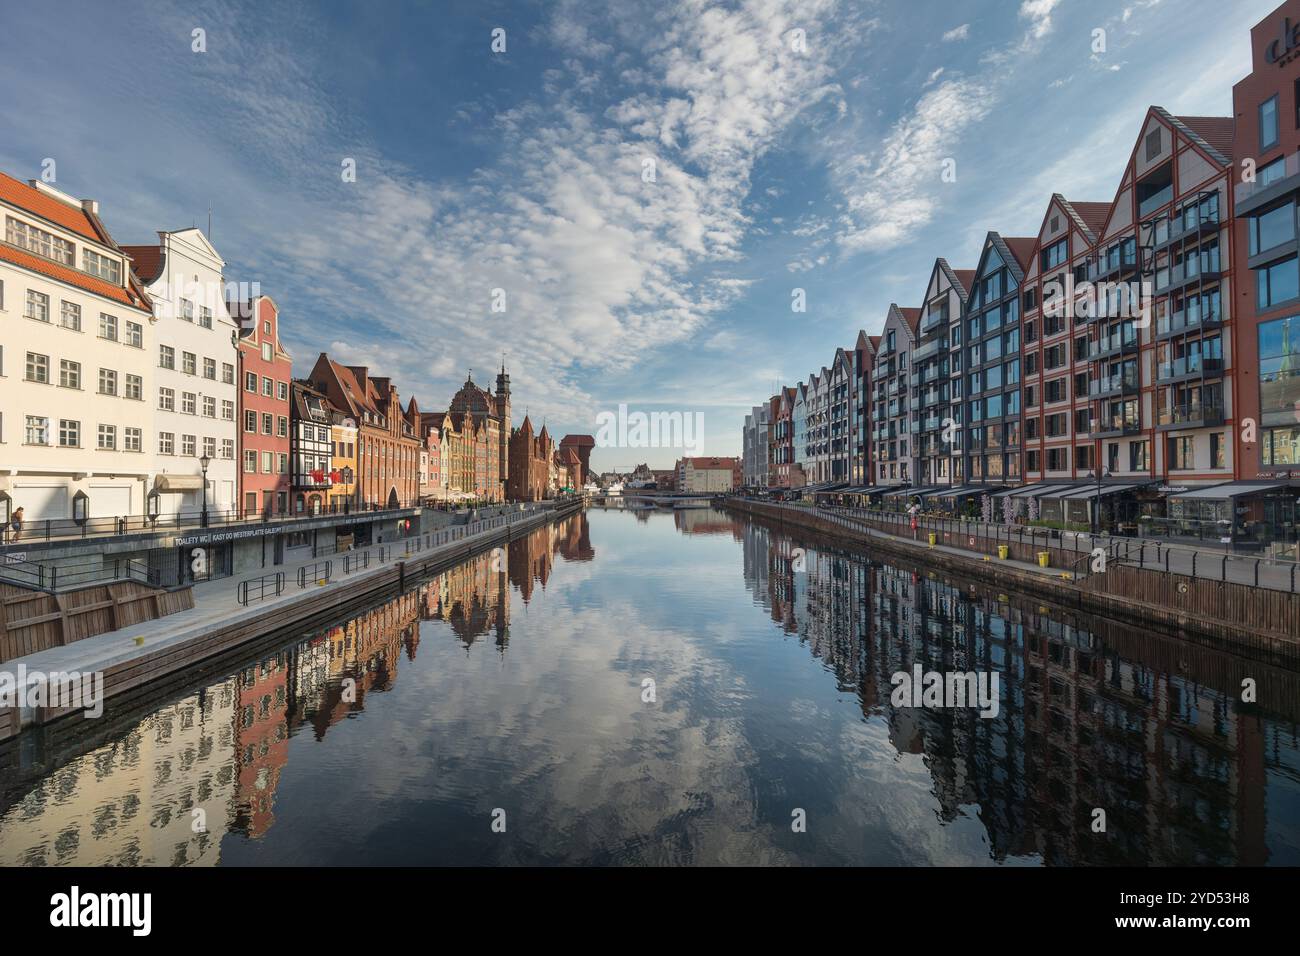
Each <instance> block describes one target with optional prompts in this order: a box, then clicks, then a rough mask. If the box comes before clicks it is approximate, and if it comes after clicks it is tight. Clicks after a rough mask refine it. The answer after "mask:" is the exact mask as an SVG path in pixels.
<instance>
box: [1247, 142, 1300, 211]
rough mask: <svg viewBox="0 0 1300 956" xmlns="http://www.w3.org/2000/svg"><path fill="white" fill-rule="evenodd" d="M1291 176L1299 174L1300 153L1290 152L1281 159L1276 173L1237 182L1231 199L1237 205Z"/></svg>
mask: <svg viewBox="0 0 1300 956" xmlns="http://www.w3.org/2000/svg"><path fill="white" fill-rule="evenodd" d="M1292 176H1300V153H1292V154H1290V155H1289V156H1287V157H1286V159H1285V160H1283V162H1282V165H1281V167H1280V168H1279V169H1278V171H1277V172H1276V173H1272V174H1267V173H1266V174H1265V175H1264V176H1256V177H1255V181H1254V182H1253V183H1238V184H1237V187H1236V189H1235V191H1234V192H1233V201H1234V202H1235V204H1236V205H1237V206H1238V207H1239V206H1241V205H1242V203H1246V202H1248V201H1249V200H1251V199H1254V198H1255V197H1256V196H1261V194H1262V193H1263V192H1264V190H1266V189H1268V188H1269V187H1270V186H1273V185H1274V184H1276V183H1279V182H1281V181H1282V180H1284V179H1290V178H1291V177H1292ZM1261 198H1262V197H1261ZM1243 212H1245V210H1244V209H1240V208H1238V209H1237V213H1238V214H1240V213H1243Z"/></svg>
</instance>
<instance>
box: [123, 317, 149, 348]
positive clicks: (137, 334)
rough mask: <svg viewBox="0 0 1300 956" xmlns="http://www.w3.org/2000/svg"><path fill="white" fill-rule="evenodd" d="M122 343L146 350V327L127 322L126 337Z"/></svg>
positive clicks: (137, 323)
mask: <svg viewBox="0 0 1300 956" xmlns="http://www.w3.org/2000/svg"><path fill="white" fill-rule="evenodd" d="M122 341H123V342H125V343H126V344H127V345H130V346H132V347H133V348H137V349H142V348H144V326H142V325H141V324H140V323H139V322H127V323H126V337H125V338H124V339H123V340H122Z"/></svg>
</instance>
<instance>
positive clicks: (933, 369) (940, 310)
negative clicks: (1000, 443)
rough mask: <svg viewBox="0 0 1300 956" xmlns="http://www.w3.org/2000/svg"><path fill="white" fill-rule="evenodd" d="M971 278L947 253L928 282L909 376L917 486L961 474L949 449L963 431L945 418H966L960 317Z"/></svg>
mask: <svg viewBox="0 0 1300 956" xmlns="http://www.w3.org/2000/svg"><path fill="white" fill-rule="evenodd" d="M973 278H974V272H973V271H971V270H969V269H960V270H954V269H953V268H952V267H951V266H949V265H948V261H947V260H946V259H936V260H935V261H934V266H933V267H932V268H931V270H930V281H929V282H928V283H927V284H926V288H925V298H924V299H923V300H922V301H923V302H924V304H923V305H922V306H921V316H920V319H919V320H918V321H917V327H916V332H917V343H916V346H915V348H914V349H913V350H912V370H911V372H910V374H909V376H908V380H907V381H908V391H907V410H908V413H909V418H910V419H911V421H910V425H909V428H910V433H909V434H910V438H911V442H912V445H913V455H914V457H915V459H916V462H917V464H916V468H915V470H914V472H913V474H914V480H915V481H916V484H917V485H918V486H925V487H935V486H942V485H952V484H954V482H955V483H957V484H960V483H961V475H956V476H954V474H953V464H954V456H953V454H952V452H953V445H954V444H955V443H957V442H959V441H960V440H961V438H962V436H961V432H960V430H959V429H956V428H950V427H948V424H949V421H950V420H951V421H952V422H953V423H956V422H962V421H964V419H963V417H962V416H961V384H962V383H961V351H960V344H961V321H960V320H961V315H962V312H963V310H964V309H965V307H966V297H967V295H968V294H969V292H970V284H971V280H972V279H973ZM945 439H946V440H945ZM957 461H960V459H959V458H958V459H957Z"/></svg>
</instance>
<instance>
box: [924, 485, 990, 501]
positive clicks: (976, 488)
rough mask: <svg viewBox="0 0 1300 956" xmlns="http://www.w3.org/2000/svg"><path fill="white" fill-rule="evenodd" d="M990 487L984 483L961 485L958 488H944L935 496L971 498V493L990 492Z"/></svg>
mask: <svg viewBox="0 0 1300 956" xmlns="http://www.w3.org/2000/svg"><path fill="white" fill-rule="evenodd" d="M988 493H989V489H988V488H985V487H983V486H982V485H961V486H959V487H956V488H944V489H942V490H941V491H936V492H935V493H934V495H933V497H935V498H969V497H970V496H971V495H978V494H988Z"/></svg>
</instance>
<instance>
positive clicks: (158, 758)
mask: <svg viewBox="0 0 1300 956" xmlns="http://www.w3.org/2000/svg"><path fill="white" fill-rule="evenodd" d="M636 519H637V520H645V521H655V522H667V521H669V520H671V521H672V522H673V526H674V527H675V528H676V530H677V531H678V532H680V533H681V534H685V535H714V536H729V537H731V538H733V539H735V540H736V541H737V542H738V547H739V551H740V553H741V556H742V562H743V574H744V581H745V585H746V587H747V588H748V591H749V594H750V598H751V599H752V601H753V602H754V603H755V604H756V605H758V606H759V607H761V608H762V612H763V614H764V615H765V616H767V617H770V619H771V620H772V621H773V622H774V624H775V628H774V631H773V633H775V634H778V635H779V634H786V635H789V636H791V637H792V638H794V639H797V640H798V641H799V642H800V643H801V644H802V645H803V646H805V647H806V648H807V649H808V650H809V651H810V652H811V654H812V656H813V657H814V658H815V659H816V660H817V661H819V662H820V663H821V665H822V667H824V668H825V670H826V672H827V673H828V674H829V675H830V676H831V677H833V679H834V680H835V682H836V684H837V686H838V688H839V689H840V691H841V692H843V693H844V694H846V695H850V696H851V697H852V698H853V699H856V701H857V706H858V708H859V709H860V711H861V715H862V717H861V719H862V720H865V721H868V722H871V723H873V724H876V725H878V726H879V727H881V728H883V729H884V730H885V731H886V732H887V736H888V740H889V744H890V745H891V746H892V749H893V750H894V751H896V752H897V753H898V754H900V755H915V756H916V757H918V758H920V760H922V761H923V762H924V766H925V772H926V773H927V774H928V778H929V789H930V791H931V794H932V797H933V802H934V805H935V807H936V809H937V814H938V817H939V823H938V825H941V826H946V825H948V824H949V823H951V822H953V821H956V820H958V819H959V818H970V817H974V818H977V819H978V820H979V821H980V823H981V824H982V828H983V831H984V833H985V835H986V839H987V844H988V852H989V854H990V855H991V856H992V857H993V858H994V859H996V860H1017V859H1019V860H1026V861H1039V860H1041V861H1044V862H1047V863H1050V864H1110V863H1136V864H1148V865H1166V864H1207V865H1231V864H1257V863H1265V862H1269V859H1268V850H1267V845H1266V834H1268V833H1269V832H1272V831H1270V829H1269V826H1268V824H1269V816H1270V810H1271V809H1272V810H1273V815H1274V816H1276V817H1281V818H1283V820H1285V817H1286V813H1284V812H1280V811H1279V810H1278V809H1276V807H1281V808H1283V810H1287V811H1289V812H1291V813H1294V806H1293V805H1292V806H1290V807H1288V806H1287V804H1286V802H1285V801H1287V800H1290V801H1292V802H1293V803H1294V801H1295V799H1296V796H1295V795H1296V793H1297V792H1300V766H1298V764H1297V753H1300V747H1298V746H1297V739H1296V717H1297V713H1296V711H1297V709H1300V679H1298V677H1297V675H1296V674H1295V673H1294V672H1292V671H1288V670H1286V669H1283V668H1279V667H1273V666H1270V665H1268V664H1265V663H1258V662H1251V661H1247V660H1245V659H1243V658H1240V657H1237V656H1235V655H1230V654H1225V653H1222V652H1219V651H1215V650H1212V649H1210V648H1207V647H1201V646H1198V645H1196V644H1194V643H1192V642H1190V641H1187V640H1176V639H1172V638H1166V637H1162V636H1159V635H1155V634H1151V633H1147V632H1142V631H1139V630H1135V629H1132V628H1127V627H1122V626H1119V625H1110V624H1104V623H1100V622H1098V621H1096V620H1095V619H1076V618H1074V617H1072V616H1071V615H1070V614H1068V613H1065V612H1060V611H1056V610H1053V611H1050V612H1049V610H1048V609H1047V608H1044V607H1040V606H1038V605H1037V604H1036V603H1034V602H1032V601H1028V600H1027V599H1022V598H1019V597H1017V596H1007V595H998V594H990V593H987V591H986V589H984V588H982V587H978V586H977V587H972V586H971V585H970V584H969V582H962V581H960V580H957V579H954V580H951V581H948V580H943V579H940V578H938V577H932V576H931V575H930V574H927V573H926V571H925V570H924V569H923V568H921V567H912V566H909V565H907V563H906V562H902V561H895V562H892V563H890V564H882V563H879V562H875V561H870V560H867V559H866V558H864V557H862V556H860V555H852V554H846V553H841V552H838V551H834V550H830V549H827V548H825V547H817V546H815V545H813V544H810V543H809V542H808V541H803V540H796V539H792V538H790V537H787V536H786V535H784V534H782V533H778V532H776V531H774V530H772V529H770V528H768V527H767V526H765V525H763V524H761V523H752V522H738V521H734V520H732V519H731V518H729V517H727V516H726V515H723V514H721V513H719V512H716V511H712V510H709V509H680V510H678V511H674V512H673V513H672V516H671V518H669V516H668V515H667V514H666V513H664V512H662V511H661V512H658V513H655V514H652V515H642V514H637V515H636ZM809 540H810V541H811V540H812V539H809ZM557 556H558V558H559V559H560V560H563V561H567V562H586V561H591V560H592V559H593V558H594V556H595V551H594V549H593V547H592V544H591V540H590V535H589V531H588V519H587V516H585V515H579V516H575V517H573V518H571V519H569V520H567V521H565V522H562V523H560V524H559V525H557V526H555V527H551V528H546V529H539V530H538V531H537V532H535V533H533V534H530V535H528V536H527V537H525V538H522V539H520V540H517V541H514V542H511V543H510V544H509V545H508V547H506V548H505V550H504V553H495V552H488V553H485V554H482V555H480V556H478V557H476V558H474V559H472V560H470V561H468V562H466V563H464V564H462V565H460V566H458V567H456V568H454V569H451V570H449V571H447V572H445V573H443V574H440V575H438V576H436V577H432V578H429V579H427V580H425V581H423V582H421V583H420V584H419V585H418V586H416V587H414V588H413V589H411V590H409V591H407V592H405V593H403V594H400V595H397V596H395V597H393V598H391V599H390V600H387V601H384V602H381V603H379V604H377V605H374V606H371V607H368V608H366V609H364V610H362V611H360V612H358V613H355V614H353V615H352V616H350V617H349V618H348V619H347V620H345V621H342V622H340V623H337V624H334V625H331V626H329V627H324V628H321V629H319V630H318V631H316V632H314V633H312V634H309V635H307V636H305V637H303V638H301V639H299V640H296V641H294V642H292V643H290V644H288V645H287V646H283V647H280V648H278V649H275V650H272V651H268V652H266V653H259V654H257V655H256V657H255V659H254V660H251V661H249V662H248V663H246V664H245V665H244V666H243V667H241V668H240V669H238V670H236V671H235V672H233V673H229V674H226V675H223V676H220V677H217V678H212V679H207V680H205V681H204V682H203V686H201V687H200V688H199V689H197V690H190V691H186V692H184V693H182V694H180V695H179V699H175V700H172V701H171V702H167V703H163V704H159V703H158V702H157V699H156V698H154V699H151V700H147V701H142V702H140V703H138V704H135V705H131V706H132V707H133V708H134V709H120V708H119V709H117V710H115V709H114V708H110V711H109V713H108V715H107V716H106V717H105V718H104V719H103V720H102V721H84V722H77V723H70V722H64V723H62V724H60V725H55V728H54V729H53V730H50V729H48V728H47V729H46V731H45V732H44V733H43V735H42V736H39V737H36V738H32V737H28V738H27V739H25V740H19V741H16V742H10V743H9V744H7V745H5V747H3V748H0V864H3V865H56V864H60V865H76V864H80V865H104V864H115V865H138V864H145V865H148V864H158V865H211V864H215V863H218V862H220V858H221V849H222V840H223V838H226V839H231V840H241V839H242V840H259V839H262V838H264V837H265V836H266V835H267V834H268V833H270V832H271V831H272V830H273V828H274V827H275V826H276V817H275V807H276V792H277V788H278V787H279V786H281V781H282V778H284V777H285V770H286V767H287V766H288V763H289V761H290V760H291V759H292V757H293V755H294V753H295V739H294V738H300V739H299V741H298V742H297V744H296V746H297V747H298V748H299V753H300V748H301V747H302V746H312V740H313V739H314V740H315V741H324V740H325V739H326V737H327V736H329V734H330V733H331V730H332V729H333V728H334V727H335V726H337V725H338V724H339V723H340V722H342V721H343V720H346V719H353V718H358V717H360V716H362V715H363V714H364V713H365V712H366V710H367V708H376V709H378V710H382V708H383V707H384V695H385V693H386V692H388V691H390V690H392V689H393V688H394V687H395V686H396V682H397V680H398V675H399V671H400V670H401V668H402V665H403V663H404V662H406V663H408V664H409V662H412V661H414V660H415V658H416V655H417V653H418V651H419V649H420V642H421V622H422V621H438V622H442V624H443V625H444V626H441V627H437V628H429V629H427V630H426V631H425V639H426V640H428V639H430V637H431V636H432V635H438V636H439V638H440V639H451V640H454V641H456V642H458V643H459V644H460V645H462V646H463V647H464V650H465V653H466V654H470V653H471V652H472V651H473V649H474V646H475V644H479V645H482V644H483V643H485V642H489V641H490V642H491V646H490V647H489V648H486V649H487V650H488V652H489V653H493V654H498V655H503V656H504V655H506V654H507V653H508V650H509V645H510V624H511V620H510V618H511V605H512V598H513V596H514V595H516V594H517V595H518V602H519V603H516V604H515V605H514V607H515V610H516V613H519V609H520V608H521V607H522V606H526V604H527V602H530V601H533V600H535V599H537V598H538V597H539V596H540V595H539V589H540V590H544V589H545V588H546V587H547V584H548V582H550V581H551V579H552V574H553V572H554V570H555V561H556V560H557ZM914 664H920V665H921V666H922V668H923V669H924V670H939V671H954V670H957V671H968V670H974V671H979V670H986V669H988V670H996V671H997V672H998V673H999V675H1000V683H1001V697H1002V699H1001V706H1000V711H999V713H998V715H997V716H996V717H995V718H991V719H984V718H981V717H979V716H978V714H977V712H976V711H975V710H974V709H969V710H941V709H898V708H894V707H893V706H892V705H891V704H890V700H889V697H890V691H891V689H892V685H891V682H890V677H891V675H892V674H894V673H895V672H897V671H909V670H910V669H911V668H912V666H913V665H914ZM818 676H819V677H820V674H819V675H818ZM1244 677H1252V678H1254V679H1255V680H1256V681H1257V684H1258V687H1259V694H1260V702H1259V704H1258V705H1257V706H1255V707H1251V708H1243V707H1240V706H1238V705H1237V704H1236V703H1235V700H1236V694H1237V693H1238V690H1237V689H1238V688H1240V686H1241V681H1242V679H1243V678H1244ZM304 734H308V735H310V736H309V737H307V738H303V735H304ZM299 759H302V757H301V756H300V757H299ZM1095 807H1102V808H1105V809H1106V812H1107V817H1108V828H1107V831H1108V832H1107V833H1106V834H1104V835H1098V834H1093V833H1092V831H1091V828H1090V826H1089V824H1090V822H1091V814H1092V810H1093V808H1095ZM1281 826H1282V828H1283V829H1285V822H1284V823H1283V824H1281ZM1278 827H1279V824H1278V823H1277V822H1276V821H1275V822H1273V824H1272V830H1273V831H1276V830H1277V829H1278Z"/></svg>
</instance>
